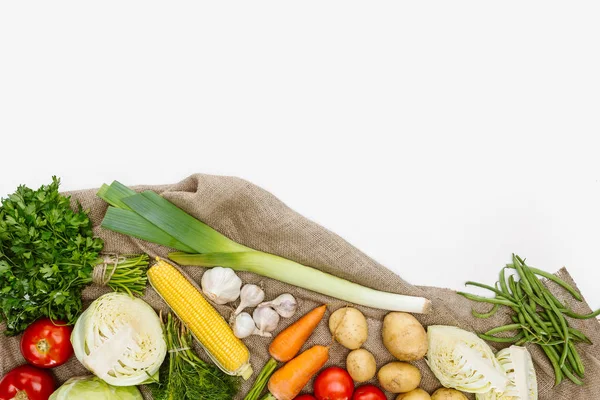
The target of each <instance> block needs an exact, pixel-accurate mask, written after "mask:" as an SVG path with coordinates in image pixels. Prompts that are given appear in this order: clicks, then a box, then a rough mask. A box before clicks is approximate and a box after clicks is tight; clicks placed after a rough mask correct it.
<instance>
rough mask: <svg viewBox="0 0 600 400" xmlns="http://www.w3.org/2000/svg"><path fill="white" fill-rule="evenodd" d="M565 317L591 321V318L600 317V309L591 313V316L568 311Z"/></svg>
mask: <svg viewBox="0 0 600 400" xmlns="http://www.w3.org/2000/svg"><path fill="white" fill-rule="evenodd" d="M565 315H566V316H568V317H571V318H575V319H591V318H596V317H597V316H598V315H600V309H598V310H596V311H594V312H592V313H590V314H577V313H575V312H573V311H571V310H567V311H565Z"/></svg>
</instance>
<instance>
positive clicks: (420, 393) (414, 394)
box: [396, 389, 431, 400]
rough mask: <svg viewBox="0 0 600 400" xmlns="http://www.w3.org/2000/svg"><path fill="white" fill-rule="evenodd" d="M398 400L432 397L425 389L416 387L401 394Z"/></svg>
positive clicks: (419, 399) (418, 399) (425, 399)
mask: <svg viewBox="0 0 600 400" xmlns="http://www.w3.org/2000/svg"><path fill="white" fill-rule="evenodd" d="M396 400H431V397H430V396H429V393H427V392H426V391H424V390H423V389H415V390H411V391H410V392H408V393H403V394H399V395H398V397H396Z"/></svg>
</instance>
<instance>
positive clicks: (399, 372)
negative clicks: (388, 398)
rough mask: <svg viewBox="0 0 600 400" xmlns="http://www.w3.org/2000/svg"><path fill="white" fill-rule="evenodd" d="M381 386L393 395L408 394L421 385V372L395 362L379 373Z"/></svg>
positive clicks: (411, 366) (378, 377)
mask: <svg viewBox="0 0 600 400" xmlns="http://www.w3.org/2000/svg"><path fill="white" fill-rule="evenodd" d="M377 379H378V380H379V385H380V386H381V387H382V388H383V389H384V390H386V391H388V392H391V393H406V392H410V391H411V390H414V389H416V388H417V387H418V386H419V384H420V383H421V371H419V368H417V367H415V366H414V365H411V364H408V363H405V362H399V361H394V362H391V363H388V364H386V365H384V366H383V367H381V369H380V370H379V372H378V373H377Z"/></svg>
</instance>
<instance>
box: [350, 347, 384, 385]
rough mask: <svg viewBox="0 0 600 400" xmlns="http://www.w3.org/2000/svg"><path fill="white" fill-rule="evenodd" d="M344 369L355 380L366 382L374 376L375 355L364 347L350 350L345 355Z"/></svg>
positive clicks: (375, 367) (375, 369) (375, 368)
mask: <svg viewBox="0 0 600 400" xmlns="http://www.w3.org/2000/svg"><path fill="white" fill-rule="evenodd" d="M346 370H347V371H348V373H349V374H350V376H351V377H352V379H353V380H354V381H355V382H358V383H361V382H366V381H368V380H369V379H371V378H373V377H374V376H375V373H376V372H377V364H376V363H375V357H373V354H371V353H369V352H368V351H367V350H365V349H358V350H352V351H351V352H350V354H348V357H346Z"/></svg>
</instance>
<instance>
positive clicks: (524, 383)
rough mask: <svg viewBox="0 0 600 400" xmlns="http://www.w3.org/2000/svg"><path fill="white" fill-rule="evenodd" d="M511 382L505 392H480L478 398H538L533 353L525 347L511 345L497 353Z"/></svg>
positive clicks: (502, 399)
mask: <svg viewBox="0 0 600 400" xmlns="http://www.w3.org/2000/svg"><path fill="white" fill-rule="evenodd" d="M496 359H497V360H498V362H499V363H500V365H501V366H502V368H504V371H505V372H506V375H507V376H508V379H509V380H510V383H509V384H508V386H507V387H506V389H505V390H504V392H497V391H494V390H492V391H490V392H488V393H484V394H478V395H477V400H537V398H538V389H537V378H536V375H535V367H534V366H533V361H532V359H531V354H529V351H527V349H526V348H524V347H519V346H510V347H509V348H507V349H504V350H501V351H499V352H498V354H496Z"/></svg>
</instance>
